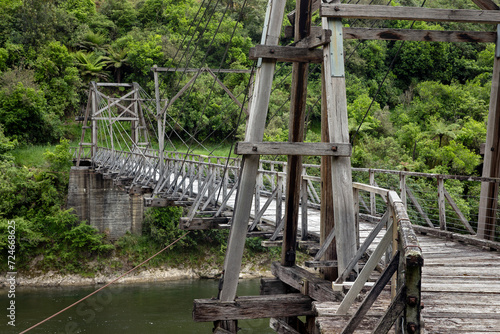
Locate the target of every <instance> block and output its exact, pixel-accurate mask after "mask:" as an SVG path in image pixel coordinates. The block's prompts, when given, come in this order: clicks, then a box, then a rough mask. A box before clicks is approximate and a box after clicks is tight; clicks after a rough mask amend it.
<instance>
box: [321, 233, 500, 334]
mask: <svg viewBox="0 0 500 334" xmlns="http://www.w3.org/2000/svg"><path fill="white" fill-rule="evenodd" d="M363 225H365V224H362V226H363ZM418 239H419V243H420V247H421V248H422V252H423V256H424V267H423V273H422V303H423V305H424V308H423V310H422V320H423V323H424V331H423V332H424V333H429V334H435V333H500V253H499V252H498V251H491V250H489V249H481V248H480V247H477V246H471V245H466V244H463V243H460V242H456V241H451V240H445V239H442V238H439V237H436V236H429V235H421V234H419V235H418ZM389 298H390V293H389V291H388V290H387V291H384V293H383V294H382V295H381V296H380V297H379V299H380V300H379V301H378V302H377V303H376V304H375V305H374V307H373V308H372V311H370V312H369V313H368V315H367V316H366V317H365V320H364V321H363V323H362V324H361V327H360V330H359V331H356V332H355V333H371V330H373V326H374V325H375V323H376V322H377V320H378V319H379V318H380V316H381V314H382V310H385V309H386V308H387V306H388V304H389ZM355 306H356V304H355V305H354V306H353V307H351V310H350V312H349V314H350V315H352V314H353V313H354V312H355V310H356V307H355ZM315 307H316V310H317V312H318V314H319V317H318V318H317V320H316V322H317V327H318V328H319V329H320V333H322V334H327V333H328V334H333V333H340V332H341V330H342V328H343V327H344V326H345V324H346V323H347V321H348V320H349V318H350V317H344V316H335V315H334V314H335V310H336V308H337V307H338V303H317V304H316V305H315Z"/></svg>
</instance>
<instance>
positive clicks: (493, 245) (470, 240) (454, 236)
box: [413, 225, 500, 250]
mask: <svg viewBox="0 0 500 334" xmlns="http://www.w3.org/2000/svg"><path fill="white" fill-rule="evenodd" d="M413 229H414V230H415V231H418V232H420V233H427V234H431V235H435V236H438V237H442V238H447V239H450V240H456V241H460V242H465V243H467V244H469V245H474V246H479V247H485V248H490V249H495V250H500V243H499V242H496V241H491V240H484V239H479V238H477V237H475V236H472V235H464V234H458V233H453V232H449V231H441V230H437V229H435V228H429V227H426V226H418V225H414V226H413Z"/></svg>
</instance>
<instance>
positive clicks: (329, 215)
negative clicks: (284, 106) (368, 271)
mask: <svg viewBox="0 0 500 334" xmlns="http://www.w3.org/2000/svg"><path fill="white" fill-rule="evenodd" d="M324 72H325V66H324V64H322V66H321V73H322V76H321V86H322V87H325V75H326V74H325V73H324ZM321 141H322V142H326V143H328V142H330V135H329V132H328V111H327V104H326V90H325V89H324V88H323V89H322V90H321ZM331 198H333V190H332V159H331V158H330V157H321V212H320V244H321V245H323V243H324V242H325V240H326V238H327V237H328V235H329V234H330V232H331V231H332V229H334V228H335V221H334V215H333V201H332V200H330V199H331ZM323 260H337V247H336V239H333V241H332V242H331V243H330V246H329V247H328V248H327V250H326V251H325V254H324V255H323ZM321 273H322V276H323V278H324V279H326V280H329V281H334V280H336V279H337V277H338V271H337V268H334V267H326V268H321Z"/></svg>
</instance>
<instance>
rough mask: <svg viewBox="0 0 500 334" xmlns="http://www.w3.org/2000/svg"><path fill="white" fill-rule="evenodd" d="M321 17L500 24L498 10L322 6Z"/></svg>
mask: <svg viewBox="0 0 500 334" xmlns="http://www.w3.org/2000/svg"><path fill="white" fill-rule="evenodd" d="M320 15H321V16H323V17H331V18H338V19H340V18H351V19H369V20H409V21H427V22H470V23H488V24H499V23H500V12H499V11H496V10H470V9H436V8H422V7H392V6H382V5H347V4H325V3H323V4H321V7H320Z"/></svg>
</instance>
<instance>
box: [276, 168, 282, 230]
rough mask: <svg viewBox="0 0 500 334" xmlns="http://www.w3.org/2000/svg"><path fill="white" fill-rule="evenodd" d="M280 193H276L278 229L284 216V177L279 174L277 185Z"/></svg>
mask: <svg viewBox="0 0 500 334" xmlns="http://www.w3.org/2000/svg"><path fill="white" fill-rule="evenodd" d="M276 186H277V187H278V191H277V192H276V228H278V227H279V226H280V224H281V217H282V215H283V176H282V175H281V174H280V173H278V175H277V185H276Z"/></svg>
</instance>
